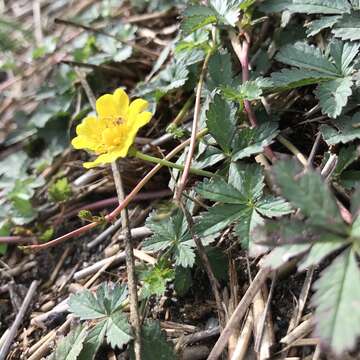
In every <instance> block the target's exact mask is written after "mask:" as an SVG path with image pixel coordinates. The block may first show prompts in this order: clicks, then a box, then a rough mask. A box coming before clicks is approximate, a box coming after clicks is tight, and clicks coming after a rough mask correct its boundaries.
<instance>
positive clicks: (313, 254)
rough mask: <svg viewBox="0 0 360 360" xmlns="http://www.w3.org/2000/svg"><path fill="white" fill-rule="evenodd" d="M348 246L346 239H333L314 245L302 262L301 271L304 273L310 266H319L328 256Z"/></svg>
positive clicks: (299, 268)
mask: <svg viewBox="0 0 360 360" xmlns="http://www.w3.org/2000/svg"><path fill="white" fill-rule="evenodd" d="M345 245H346V243H345V241H344V238H338V237H335V236H333V237H331V238H330V241H329V240H327V241H320V242H317V243H316V244H314V245H313V246H312V247H311V249H310V251H309V253H308V254H307V255H306V256H305V258H304V259H303V260H302V261H301V263H300V265H299V266H298V270H299V271H303V270H305V269H307V268H309V267H310V266H313V265H318V264H320V262H321V261H323V260H324V259H325V258H326V257H327V256H329V255H330V254H331V253H333V252H334V251H336V250H338V249H340V248H342V247H344V246H345Z"/></svg>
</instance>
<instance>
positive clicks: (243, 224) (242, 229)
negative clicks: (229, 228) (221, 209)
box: [235, 207, 264, 249]
mask: <svg viewBox="0 0 360 360" xmlns="http://www.w3.org/2000/svg"><path fill="white" fill-rule="evenodd" d="M237 221H238V224H237V225H236V226H235V234H236V235H237V236H238V237H239V238H240V242H241V245H242V246H243V247H244V248H245V249H248V248H249V247H250V245H251V243H252V233H253V231H254V230H255V228H256V227H257V226H260V225H263V224H264V219H263V218H262V217H261V216H260V215H259V213H258V212H257V211H256V209H255V208H251V207H247V208H245V209H244V210H243V211H242V212H241V213H239V215H238V219H237Z"/></svg>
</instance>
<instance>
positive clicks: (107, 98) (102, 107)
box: [96, 94, 119, 119]
mask: <svg viewBox="0 0 360 360" xmlns="http://www.w3.org/2000/svg"><path fill="white" fill-rule="evenodd" d="M96 112H97V113H98V115H99V117H100V118H104V119H112V118H116V117H118V115H119V114H118V109H117V103H116V101H115V98H114V96H113V95H111V94H105V95H103V96H100V97H99V98H98V99H97V100H96Z"/></svg>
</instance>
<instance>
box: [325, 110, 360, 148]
mask: <svg viewBox="0 0 360 360" xmlns="http://www.w3.org/2000/svg"><path fill="white" fill-rule="evenodd" d="M332 124H333V125H334V126H330V125H321V126H320V131H321V133H322V136H323V139H324V140H325V141H326V143H327V144H328V145H335V144H338V143H344V144H345V143H348V142H350V141H353V140H355V139H360V112H358V113H356V114H354V115H353V117H352V118H350V117H348V116H342V117H341V118H339V119H336V120H333V121H332Z"/></svg>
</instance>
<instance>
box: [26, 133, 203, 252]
mask: <svg viewBox="0 0 360 360" xmlns="http://www.w3.org/2000/svg"><path fill="white" fill-rule="evenodd" d="M206 132H207V130H203V131H201V132H199V133H198V134H197V135H196V139H198V138H200V137H202V136H203V135H205V134H206ZM189 144H190V139H188V140H186V141H184V142H182V143H181V144H180V145H178V146H177V147H176V148H175V149H173V150H172V151H171V152H170V153H169V154H168V155H167V156H166V157H165V159H166V160H170V159H171V158H173V157H174V156H175V155H176V154H178V153H179V152H180V151H181V150H183V149H184V148H185V147H186V146H188V145H189ZM162 167H163V165H161V164H158V165H156V166H154V167H153V168H152V169H151V170H150V172H149V173H148V174H147V175H146V176H145V177H144V178H143V179H142V180H141V181H140V182H139V183H138V184H137V185H136V186H135V187H134V189H133V190H132V191H131V193H130V194H129V195H127V196H126V197H125V199H124V201H123V202H122V203H121V204H119V206H118V207H117V208H116V209H115V210H113V211H112V212H111V213H110V214H109V215H107V216H105V220H106V221H109V222H111V221H113V220H115V219H116V218H117V217H118V216H119V215H120V213H121V211H122V210H123V209H124V208H125V207H126V206H128V205H129V203H130V202H131V201H132V200H133V199H134V197H135V195H137V194H138V193H139V191H140V190H141V189H142V188H143V187H144V186H145V185H146V184H147V183H148V182H149V180H150V179H151V178H152V177H153V176H154V175H155V174H156V173H157V172H158V171H159V170H160V169H161V168H162ZM97 225H99V223H98V222H92V223H90V224H87V225H85V226H82V227H80V228H78V229H76V230H73V231H70V232H69V233H67V234H65V235H62V236H60V237H58V238H56V239H54V240H51V241H49V242H47V243H45V244H40V245H29V246H24V247H23V248H24V249H26V250H33V251H39V250H45V249H49V248H52V247H54V246H56V245H59V244H61V243H62V242H64V241H66V240H69V239H71V238H73V237H77V236H80V235H82V234H84V233H86V232H88V231H90V230H91V229H93V228H95V227H96V226H97Z"/></svg>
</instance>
